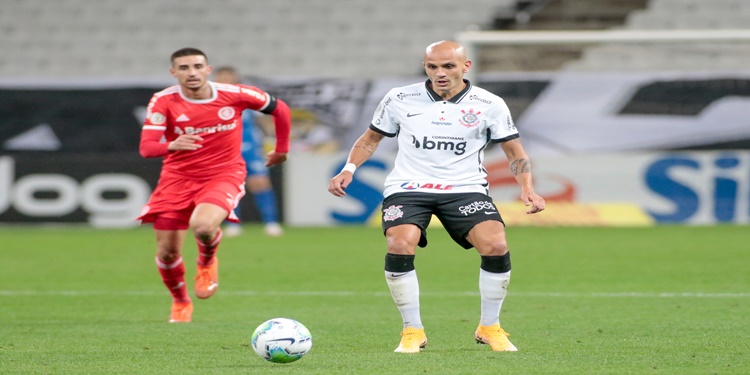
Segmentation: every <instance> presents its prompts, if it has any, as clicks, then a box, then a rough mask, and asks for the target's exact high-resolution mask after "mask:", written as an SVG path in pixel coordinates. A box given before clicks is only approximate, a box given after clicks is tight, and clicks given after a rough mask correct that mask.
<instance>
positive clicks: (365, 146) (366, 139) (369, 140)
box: [352, 130, 385, 158]
mask: <svg viewBox="0 0 750 375" xmlns="http://www.w3.org/2000/svg"><path fill="white" fill-rule="evenodd" d="M383 138H385V136H384V135H383V134H380V133H377V132H374V131H371V130H368V131H367V132H365V134H363V135H362V136H361V137H360V138H359V140H358V141H357V142H356V143H355V144H354V147H353V148H354V150H362V151H364V152H365V153H366V154H367V157H368V158H369V157H370V156H372V154H374V153H375V150H376V149H377V148H378V145H379V144H380V141H382V140H383ZM354 150H352V151H354Z"/></svg>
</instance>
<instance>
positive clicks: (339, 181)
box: [328, 129, 385, 197]
mask: <svg viewBox="0 0 750 375" xmlns="http://www.w3.org/2000/svg"><path fill="white" fill-rule="evenodd" d="M383 138H385V136H384V135H382V134H380V133H378V132H375V131H372V130H370V129H367V130H366V131H365V133H364V134H362V135H361V136H360V137H359V138H358V139H357V141H356V142H354V145H353V146H352V149H351V151H349V158H348V159H347V160H346V166H344V169H342V170H341V172H339V174H337V175H336V176H334V177H333V178H332V179H331V182H330V183H329V184H328V192H330V193H331V194H333V195H335V196H337V197H343V196H345V195H346V192H345V191H344V190H346V187H347V186H349V184H350V183H351V182H352V178H353V177H354V171H355V170H357V168H359V166H360V165H362V164H364V162H366V161H367V159H369V158H370V157H371V156H372V154H373V153H375V150H377V148H378V145H379V144H380V141H382V140H383Z"/></svg>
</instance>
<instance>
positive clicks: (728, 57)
mask: <svg viewBox="0 0 750 375" xmlns="http://www.w3.org/2000/svg"><path fill="white" fill-rule="evenodd" d="M748 26H750V2H748V1H746V0H712V1H701V0H651V1H649V2H648V6H647V7H646V8H645V9H636V10H634V11H632V12H631V13H630V14H629V15H628V17H627V19H626V21H625V23H624V24H623V25H622V26H621V27H619V28H620V29H625V30H720V29H744V28H747V27H748ZM748 57H750V43H746V42H745V43H731V42H718V43H717V42H699V41H694V42H674V43H659V44H648V43H645V44H644V43H641V44H602V45H597V46H590V47H587V48H586V49H585V51H584V53H583V55H582V56H581V58H580V59H579V60H577V61H572V62H570V63H568V64H567V65H565V66H564V69H565V70H570V71H598V70H618V71H639V70H687V71H693V70H732V69H734V70H744V69H746V67H747V59H748Z"/></svg>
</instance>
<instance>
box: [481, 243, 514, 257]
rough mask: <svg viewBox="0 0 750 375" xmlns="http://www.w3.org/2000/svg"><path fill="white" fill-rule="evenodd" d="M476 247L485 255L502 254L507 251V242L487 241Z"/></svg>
mask: <svg viewBox="0 0 750 375" xmlns="http://www.w3.org/2000/svg"><path fill="white" fill-rule="evenodd" d="M476 248H477V250H478V251H479V253H480V254H482V255H487V256H502V255H505V254H507V253H508V243H507V242H505V241H488V242H487V243H483V244H480V245H479V246H477V247H476Z"/></svg>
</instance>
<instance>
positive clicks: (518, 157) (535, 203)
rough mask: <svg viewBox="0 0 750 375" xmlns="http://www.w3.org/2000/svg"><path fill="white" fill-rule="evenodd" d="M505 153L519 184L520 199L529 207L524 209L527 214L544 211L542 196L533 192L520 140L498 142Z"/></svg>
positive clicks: (529, 171) (528, 162)
mask: <svg viewBox="0 0 750 375" xmlns="http://www.w3.org/2000/svg"><path fill="white" fill-rule="evenodd" d="M500 147H502V149H503V151H504V152H505V155H506V156H507V157H508V161H509V162H510V171H511V173H513V176H515V177H516V181H518V184H519V185H521V201H522V202H523V204H525V205H526V206H529V205H530V206H531V208H530V209H529V210H528V211H526V213H527V214H535V213H537V212H542V211H544V207H545V202H544V198H542V197H541V196H539V195H537V194H536V193H535V192H534V184H533V181H532V177H531V162H530V161H529V157H528V156H527V155H526V151H525V150H524V149H523V146H522V145H521V141H520V140H519V139H518V138H516V139H512V140H510V141H507V142H503V143H501V144H500Z"/></svg>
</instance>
